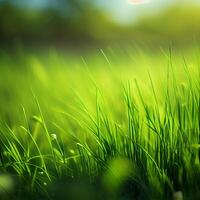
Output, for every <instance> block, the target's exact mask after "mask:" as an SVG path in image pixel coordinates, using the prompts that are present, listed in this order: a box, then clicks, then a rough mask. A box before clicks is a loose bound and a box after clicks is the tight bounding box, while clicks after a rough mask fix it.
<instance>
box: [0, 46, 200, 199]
mask: <svg viewBox="0 0 200 200" xmlns="http://www.w3.org/2000/svg"><path fill="white" fill-rule="evenodd" d="M199 66H200V50H199V49H198V48H193V49H188V50H184V51H183V50H182V51H180V50H178V49H177V50H173V49H161V48H160V49H158V50H153V51H150V50H145V49H139V48H133V47H129V48H128V47H126V48H117V47H115V48H105V49H101V50H94V51H91V52H90V51H86V52H84V53H80V52H79V53H69V52H67V51H59V50H55V49H49V50H45V51H43V50H40V51H37V50H32V51H31V50H26V49H23V48H21V49H18V50H16V51H14V50H12V52H11V51H3V50H1V53H0V172H1V174H0V199H3V200H4V199H5V200H8V199H13V200H21V199H24V200H26V199H69V200H80V199H83V200H90V199H91V200H93V199H99V200H101V199H105V200H130V199H138V200H141V199H150V200H156V199H158V200H161V199H175V200H178V199H179V200H182V199H200V188H199V185H200V131H199V121H200V119H199V111H200V109H199V108H200V104H199V94H200V93H199V92H200V91H199V90H200V84H199V77H200V76H199V75H200V72H199V70H200V68H199ZM182 196H183V197H182Z"/></svg>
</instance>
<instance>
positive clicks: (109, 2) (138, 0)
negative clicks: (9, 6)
mask: <svg viewBox="0 0 200 200" xmlns="http://www.w3.org/2000/svg"><path fill="white" fill-rule="evenodd" d="M3 1H6V0H0V2H3ZM10 1H12V2H15V3H16V2H17V4H24V5H26V6H29V7H34V8H45V7H48V6H53V5H55V3H58V2H59V0H10ZM93 1H96V2H95V3H96V5H97V6H99V7H100V8H102V9H103V10H105V11H107V13H108V15H111V16H112V17H113V18H114V19H115V20H116V21H118V22H121V23H129V22H133V21H134V20H135V21H136V20H137V19H138V18H140V17H143V16H145V15H147V14H152V13H156V12H160V11H162V10H163V9H166V8H167V7H169V6H171V5H173V4H180V5H182V4H184V3H188V4H191V3H199V4H200V0H93Z"/></svg>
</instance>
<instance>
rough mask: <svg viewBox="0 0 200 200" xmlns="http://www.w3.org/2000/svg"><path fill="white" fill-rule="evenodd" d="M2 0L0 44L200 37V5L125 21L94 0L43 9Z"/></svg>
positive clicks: (185, 41)
mask: <svg viewBox="0 0 200 200" xmlns="http://www.w3.org/2000/svg"><path fill="white" fill-rule="evenodd" d="M11 2H12V1H4V2H3V3H0V44H2V45H3V44H15V43H18V42H21V43H23V44H49V43H58V44H63V43H65V44H72V45H81V44H87V45H91V44H97V43H108V42H109V43H110V42H123V43H129V44H130V42H134V43H135V42H136V43H137V42H141V43H144V44H150V45H151V44H153V45H155V44H165V43H168V42H176V43H179V44H189V43H191V41H192V40H194V38H195V40H196V41H199V38H200V14H199V13H200V8H199V7H195V6H188V7H180V6H176V7H173V8H170V9H168V10H166V11H164V12H162V13H160V14H157V15H155V16H147V17H143V18H142V19H140V20H139V21H138V22H137V23H135V24H130V25H126V26H125V25H122V24H118V23H117V22H116V21H114V20H113V19H112V18H111V17H110V16H109V15H108V13H106V12H103V11H102V10H100V9H98V7H97V6H95V4H94V3H93V2H94V1H92V0H60V1H58V4H57V6H54V7H47V8H43V9H37V8H31V7H24V6H19V5H15V4H13V3H11Z"/></svg>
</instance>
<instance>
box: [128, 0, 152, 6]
mask: <svg viewBox="0 0 200 200" xmlns="http://www.w3.org/2000/svg"><path fill="white" fill-rule="evenodd" d="M149 2H150V0H128V3H130V4H134V5H138V4H145V3H149Z"/></svg>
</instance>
